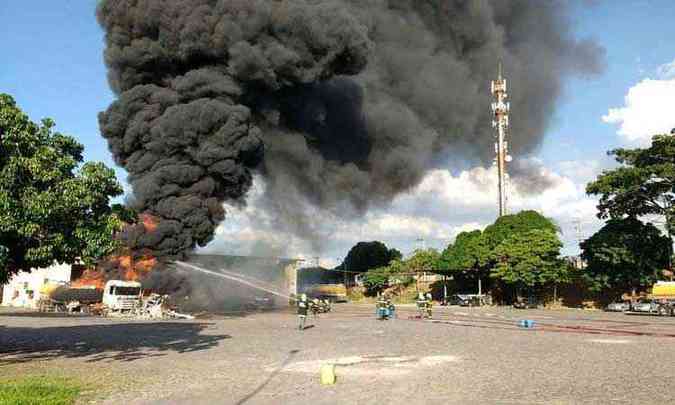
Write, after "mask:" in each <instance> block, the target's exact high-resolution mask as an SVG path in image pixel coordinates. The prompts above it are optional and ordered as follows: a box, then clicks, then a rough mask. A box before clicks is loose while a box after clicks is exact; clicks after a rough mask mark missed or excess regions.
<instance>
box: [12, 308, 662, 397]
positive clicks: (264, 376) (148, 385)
mask: <svg viewBox="0 0 675 405" xmlns="http://www.w3.org/2000/svg"><path fill="white" fill-rule="evenodd" d="M397 312H398V318H397V319H395V320H390V321H378V320H376V319H375V317H374V307H373V306H367V305H351V304H338V305H336V306H335V307H334V312H332V313H330V314H323V315H320V316H319V318H318V319H311V318H310V320H309V322H308V325H309V327H308V328H307V329H306V330H304V331H302V332H301V331H298V330H297V329H296V317H295V316H294V315H293V314H292V313H291V312H290V311H279V312H268V313H252V314H242V315H241V316H239V315H237V316H229V317H228V316H213V317H210V318H208V319H200V320H195V321H160V322H148V321H129V320H119V319H117V320H114V319H102V318H94V317H71V316H45V315H40V314H33V313H26V312H15V311H8V310H7V309H3V310H0V375H2V376H5V377H7V376H13V375H33V374H36V375H45V374H48V375H52V374H53V375H59V376H66V377H69V378H73V379H76V380H78V381H81V382H82V383H83V384H85V385H86V386H87V387H88V391H87V392H86V393H85V395H84V397H83V400H82V402H86V403H104V404H119V403H125V404H243V403H246V404H296V403H297V404H305V403H306V404H337V403H340V404H370V403H372V404H375V403H377V404H383V403H386V404H411V403H415V404H417V403H434V404H436V403H441V402H445V403H459V402H462V403H476V404H481V403H500V404H504V403H526V404H533V403H544V404H566V403H574V404H578V403H589V404H591V403H610V402H611V403H653V404H664V403H672V402H673V401H675V374H674V373H673V364H675V318H661V317H655V316H634V315H625V314H615V313H602V312H596V311H579V310H560V311H549V310H547V311H543V310H514V309H510V308H460V307H447V308H441V307H435V312H434V316H433V319H431V320H419V319H410V317H412V316H413V315H414V314H415V311H414V308H413V307H407V306H402V307H399V308H398V311H397ZM521 319H531V320H534V321H535V327H534V328H533V329H523V328H520V327H518V326H517V323H518V320H521ZM324 364H335V365H336V374H337V383H336V384H335V385H332V386H322V385H320V383H319V369H320V367H321V365H324Z"/></svg>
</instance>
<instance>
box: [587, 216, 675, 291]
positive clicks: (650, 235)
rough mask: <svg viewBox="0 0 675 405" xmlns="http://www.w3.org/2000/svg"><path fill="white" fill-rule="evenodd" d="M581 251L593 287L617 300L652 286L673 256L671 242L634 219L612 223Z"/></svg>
mask: <svg viewBox="0 0 675 405" xmlns="http://www.w3.org/2000/svg"><path fill="white" fill-rule="evenodd" d="M581 249H582V254H581V257H582V258H583V259H584V260H585V261H586V262H587V263H588V267H587V268H586V270H585V274H586V277H587V279H588V281H589V284H590V287H591V288H592V289H593V290H595V291H604V292H608V293H610V294H611V295H615V296H619V295H621V294H622V293H624V292H627V291H633V292H635V291H636V290H638V289H640V288H644V287H646V286H649V285H651V284H653V283H654V281H656V280H657V279H658V276H659V273H660V272H661V271H662V270H663V269H664V268H665V267H666V265H667V264H668V263H669V258H670V255H671V254H672V244H671V243H670V239H669V238H667V237H664V236H663V235H662V234H661V232H660V231H659V230H658V229H657V228H656V227H655V226H653V225H652V224H644V223H642V222H641V221H639V220H638V219H635V218H625V219H610V220H609V221H608V222H607V224H606V225H605V226H604V227H602V228H601V229H600V230H599V231H598V232H596V233H595V234H594V235H593V236H591V237H590V238H588V239H587V240H585V241H584V242H582V244H581Z"/></svg>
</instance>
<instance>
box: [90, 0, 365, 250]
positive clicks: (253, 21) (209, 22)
mask: <svg viewBox="0 0 675 405" xmlns="http://www.w3.org/2000/svg"><path fill="white" fill-rule="evenodd" d="M97 14H98V19H99V23H100V24H101V26H102V27H103V28H104V30H105V32H106V45H107V47H106V51H105V61H106V64H107V65H108V67H109V81H110V85H111V87H112V88H113V90H114V91H115V93H116V94H117V96H118V98H117V101H115V102H114V103H113V104H112V105H111V106H110V107H109V108H108V110H107V111H105V112H103V113H101V114H100V116H99V122H100V127H101V131H102V133H103V136H104V137H105V138H106V139H107V140H108V144H109V147H110V150H111V151H112V153H113V155H114V157H115V160H116V162H117V163H118V164H120V165H122V166H123V167H124V168H125V169H126V170H127V171H128V172H129V174H130V176H129V181H130V183H131V184H132V186H133V190H134V197H133V205H134V206H135V207H137V208H138V209H139V210H140V211H143V212H147V213H150V214H153V215H154V216H156V217H158V218H160V222H159V226H158V229H157V231H155V232H152V233H149V234H141V235H128V236H127V241H128V243H129V244H130V245H132V247H134V248H149V249H151V250H153V251H155V253H156V254H159V255H170V256H175V255H181V254H184V253H185V252H186V251H188V250H189V249H191V248H193V247H195V246H196V245H200V246H204V245H206V244H207V243H208V242H209V241H210V240H211V239H212V237H213V231H214V228H215V226H216V225H217V224H218V223H219V222H220V221H222V220H223V218H224V211H223V208H222V202H223V201H224V200H233V201H241V200H242V198H243V196H244V195H245V193H246V191H247V190H248V189H249V188H250V186H251V181H252V180H251V179H252V174H251V169H253V168H255V167H257V166H258V165H259V163H260V161H261V159H262V158H263V153H264V152H263V149H264V148H263V141H262V134H261V131H260V128H259V126H258V124H257V122H258V121H259V120H258V119H256V116H255V113H256V112H254V111H252V110H251V105H255V104H257V101H258V100H260V99H261V97H262V96H263V95H265V94H268V93H270V92H278V93H284V92H286V89H288V88H291V89H294V88H296V87H298V88H302V87H304V86H311V85H312V84H313V83H318V82H320V81H323V80H327V79H330V78H332V77H334V76H336V75H340V74H345V75H347V74H354V73H358V72H359V71H360V70H361V69H363V67H364V66H365V64H366V61H367V55H368V53H369V51H370V48H371V43H370V41H369V40H368V38H367V36H366V31H365V27H364V26H363V25H362V24H361V23H359V22H358V21H357V20H356V19H354V18H353V17H352V16H351V15H349V14H348V13H347V12H346V10H345V9H344V8H343V7H341V6H340V5H338V4H335V3H332V2H326V3H317V4H315V2H305V1H300V0H298V1H288V2H274V1H258V0H253V1H252V0H230V1H226V0H220V1H216V0H191V1H178V0H165V1H161V0H114V1H112V0H111V1H103V2H101V3H100V5H99V7H98V10H97ZM290 93H292V92H290ZM131 233H133V232H131Z"/></svg>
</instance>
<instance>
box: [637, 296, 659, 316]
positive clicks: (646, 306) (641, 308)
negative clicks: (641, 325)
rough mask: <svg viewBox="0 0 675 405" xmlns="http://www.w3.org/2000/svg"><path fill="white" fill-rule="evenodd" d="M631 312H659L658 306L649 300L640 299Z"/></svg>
mask: <svg viewBox="0 0 675 405" xmlns="http://www.w3.org/2000/svg"><path fill="white" fill-rule="evenodd" d="M631 311H633V312H645V313H657V312H658V311H659V304H658V303H657V302H656V301H654V300H650V299H645V298H641V299H639V300H638V301H637V302H636V303H635V304H633V307H632V308H631Z"/></svg>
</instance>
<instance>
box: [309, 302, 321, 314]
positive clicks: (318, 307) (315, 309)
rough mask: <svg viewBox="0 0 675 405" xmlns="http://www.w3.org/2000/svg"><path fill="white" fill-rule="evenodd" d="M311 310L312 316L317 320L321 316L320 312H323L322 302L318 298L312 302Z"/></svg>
mask: <svg viewBox="0 0 675 405" xmlns="http://www.w3.org/2000/svg"><path fill="white" fill-rule="evenodd" d="M310 309H311V310H312V315H314V317H315V318H316V317H317V316H319V312H320V311H321V302H320V301H319V299H318V298H314V299H313V300H312V302H311V304H310Z"/></svg>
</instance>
